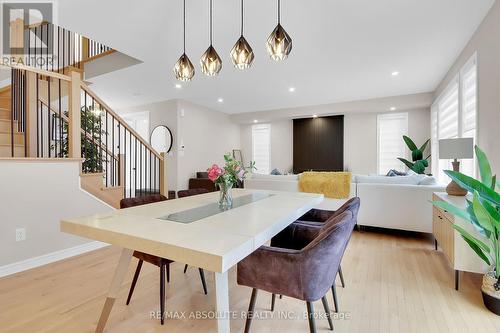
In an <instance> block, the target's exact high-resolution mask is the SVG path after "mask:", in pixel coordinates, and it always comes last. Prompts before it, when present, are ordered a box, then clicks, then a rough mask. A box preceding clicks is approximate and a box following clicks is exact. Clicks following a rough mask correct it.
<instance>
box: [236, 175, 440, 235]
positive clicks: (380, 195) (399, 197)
mask: <svg viewBox="0 0 500 333" xmlns="http://www.w3.org/2000/svg"><path fill="white" fill-rule="evenodd" d="M299 177H300V175H290V176H271V175H256V174H255V175H253V176H252V177H251V178H249V179H246V180H245V188H250V189H262V190H274V191H294V192H296V191H299V187H298V183H299ZM422 183H430V185H418V184H422ZM444 189H445V185H441V184H432V179H429V178H425V180H424V178H423V177H422V176H420V175H412V176H406V177H404V176H403V177H385V176H362V175H355V176H353V179H352V182H351V193H350V195H349V198H352V197H355V196H358V197H359V198H360V199H361V206H360V209H359V214H358V225H361V226H373V227H379V228H389V229H399V230H408V231H417V232H424V233H432V205H431V204H430V202H429V201H430V200H432V193H433V192H441V191H444ZM346 201H347V199H329V198H325V200H324V201H323V202H322V203H321V204H320V205H318V206H317V207H316V208H319V209H326V210H336V209H337V208H338V207H340V206H341V205H342V204H343V203H344V202H346Z"/></svg>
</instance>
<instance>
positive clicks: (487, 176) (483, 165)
mask: <svg viewBox="0 0 500 333" xmlns="http://www.w3.org/2000/svg"><path fill="white" fill-rule="evenodd" d="M474 148H475V150H476V158H477V164H478V167H479V173H480V175H481V181H482V182H483V184H487V185H488V186H490V184H491V179H492V175H491V166H490V162H489V161H488V157H486V154H485V153H484V152H483V151H482V150H481V149H480V148H479V147H478V146H475V147H474Z"/></svg>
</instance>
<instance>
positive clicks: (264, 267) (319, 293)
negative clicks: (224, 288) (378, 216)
mask: <svg viewBox="0 0 500 333" xmlns="http://www.w3.org/2000/svg"><path fill="white" fill-rule="evenodd" d="M338 219H339V220H338V221H336V223H333V224H329V225H328V226H326V228H320V229H319V228H315V227H312V228H311V227H307V226H303V225H301V226H299V228H301V229H303V230H309V232H306V233H303V232H296V233H294V234H292V237H291V238H289V239H288V243H289V244H297V242H304V243H307V245H306V246H305V247H304V248H302V249H293V248H279V247H272V246H271V247H270V246H262V247H260V248H259V249H258V250H257V251H255V252H253V253H252V254H250V255H249V256H248V257H246V258H245V259H243V260H242V261H241V262H239V263H238V278H237V280H238V284H239V285H244V286H248V287H251V288H253V290H252V296H251V299H250V305H249V308H248V316H247V321H246V324H245V332H249V330H250V325H251V320H252V316H253V312H254V308H255V299H256V297H257V291H258V290H259V289H260V290H265V291H267V292H270V293H272V294H280V295H285V296H289V297H293V298H297V299H300V300H303V301H305V302H306V305H307V312H308V318H309V329H310V332H316V325H315V321H314V308H313V303H312V302H314V301H317V300H319V299H320V298H321V300H322V302H323V306H324V308H325V312H326V313H327V318H328V324H329V326H330V329H331V330H333V323H332V320H331V317H330V309H329V307H328V301H327V299H326V293H327V292H328V290H329V289H330V288H331V286H332V283H333V281H334V279H335V276H336V275H337V271H338V269H339V265H340V261H341V260H342V254H343V252H344V246H345V244H346V243H347V241H348V239H349V237H350V235H351V232H352V230H353V228H354V223H355V220H354V218H353V216H352V213H351V212H350V211H345V212H344V213H342V214H340V215H339V216H338ZM296 241H297V242H296Z"/></svg>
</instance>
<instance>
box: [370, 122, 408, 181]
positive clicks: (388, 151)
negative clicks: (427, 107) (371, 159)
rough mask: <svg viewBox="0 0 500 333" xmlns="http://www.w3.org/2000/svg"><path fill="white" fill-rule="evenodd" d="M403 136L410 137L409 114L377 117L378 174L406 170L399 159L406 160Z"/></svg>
mask: <svg viewBox="0 0 500 333" xmlns="http://www.w3.org/2000/svg"><path fill="white" fill-rule="evenodd" d="M403 135H408V113H392V114H381V115H378V116H377V146H378V147H377V151H378V173H379V174H386V173H387V172H388V171H389V170H391V169H396V170H404V169H405V166H404V164H403V163H402V162H401V161H399V160H398V159H397V158H398V157H403V158H406V157H407V154H406V146H405V143H404V141H403Z"/></svg>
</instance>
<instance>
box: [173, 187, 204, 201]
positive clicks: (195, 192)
mask: <svg viewBox="0 0 500 333" xmlns="http://www.w3.org/2000/svg"><path fill="white" fill-rule="evenodd" d="M209 192H210V191H209V190H207V189H206V188H191V189H189V190H180V191H178V192H177V197H178V198H179V199H180V198H184V197H190V196H192V195H198V194H205V193H209Z"/></svg>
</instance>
